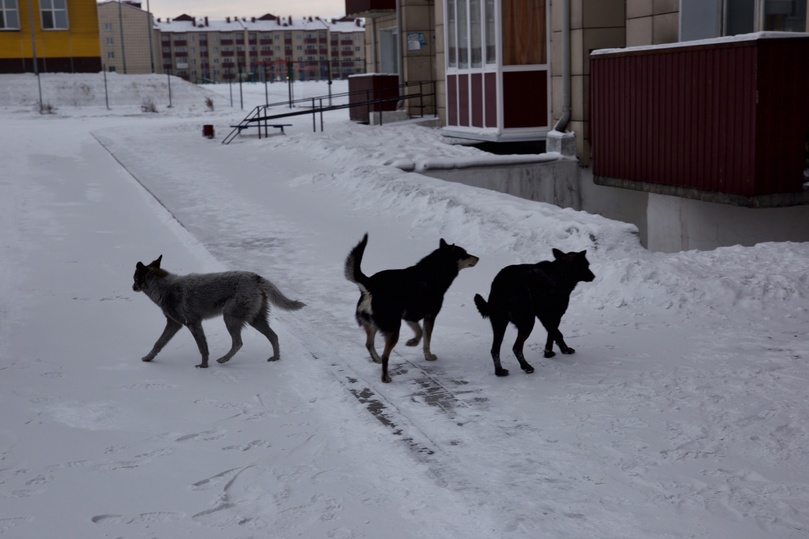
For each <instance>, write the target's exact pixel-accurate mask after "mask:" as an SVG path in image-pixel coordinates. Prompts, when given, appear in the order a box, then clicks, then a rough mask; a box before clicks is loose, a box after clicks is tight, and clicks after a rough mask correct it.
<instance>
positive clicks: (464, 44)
mask: <svg viewBox="0 0 809 539" xmlns="http://www.w3.org/2000/svg"><path fill="white" fill-rule="evenodd" d="M467 1H468V0H458V67H459V68H461V69H468V68H469V28H468V27H467V24H468V23H469V16H468V11H467V10H468V8H469V4H467Z"/></svg>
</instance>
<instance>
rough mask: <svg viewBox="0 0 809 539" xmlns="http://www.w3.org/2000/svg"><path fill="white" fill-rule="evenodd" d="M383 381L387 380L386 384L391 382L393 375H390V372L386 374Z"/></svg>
mask: <svg viewBox="0 0 809 539" xmlns="http://www.w3.org/2000/svg"><path fill="white" fill-rule="evenodd" d="M382 381H383V382H385V383H386V384H389V383H390V382H391V377H390V375H389V374H386V375H384V376H383V377H382Z"/></svg>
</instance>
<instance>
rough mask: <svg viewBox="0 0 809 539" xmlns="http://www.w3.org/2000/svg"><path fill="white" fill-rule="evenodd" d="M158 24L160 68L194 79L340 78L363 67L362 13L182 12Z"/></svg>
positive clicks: (362, 69)
mask: <svg viewBox="0 0 809 539" xmlns="http://www.w3.org/2000/svg"><path fill="white" fill-rule="evenodd" d="M155 24H156V26H157V28H158V30H159V32H160V42H159V49H160V56H161V60H160V70H161V71H162V72H170V73H172V74H174V75H177V76H180V77H182V78H185V79H187V80H189V81H191V82H209V81H210V82H226V81H235V80H239V79H240V78H241V80H265V78H266V80H269V81H285V80H287V77H289V78H291V79H292V80H325V79H328V78H332V79H342V78H346V77H348V76H349V75H352V74H355V73H363V72H364V71H365V54H364V53H365V49H364V40H365V28H364V26H363V24H362V21H361V20H359V19H340V20H334V19H332V20H325V19H321V18H319V17H305V18H299V19H293V18H292V17H283V18H279V17H276V16H274V15H270V14H267V15H264V16H262V17H250V18H238V17H233V18H231V17H227V18H226V19H225V20H218V21H214V20H209V19H208V17H202V18H196V17H192V16H189V15H181V16H179V17H176V18H174V19H166V20H160V19H158V20H157V22H156V23H155Z"/></svg>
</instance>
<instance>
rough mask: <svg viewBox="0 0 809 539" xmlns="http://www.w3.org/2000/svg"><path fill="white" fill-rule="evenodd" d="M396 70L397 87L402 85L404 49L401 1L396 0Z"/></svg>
mask: <svg viewBox="0 0 809 539" xmlns="http://www.w3.org/2000/svg"><path fill="white" fill-rule="evenodd" d="M396 33H397V34H398V35H397V36H396V41H397V46H396V69H397V70H398V71H399V87H400V88H401V86H402V84H404V73H403V72H402V65H403V64H404V47H403V46H402V43H404V41H403V40H402V37H404V36H402V0H396Z"/></svg>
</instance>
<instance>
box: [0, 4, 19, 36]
mask: <svg viewBox="0 0 809 539" xmlns="http://www.w3.org/2000/svg"><path fill="white" fill-rule="evenodd" d="M19 29H20V14H19V12H18V11H17V0H0V30H19Z"/></svg>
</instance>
